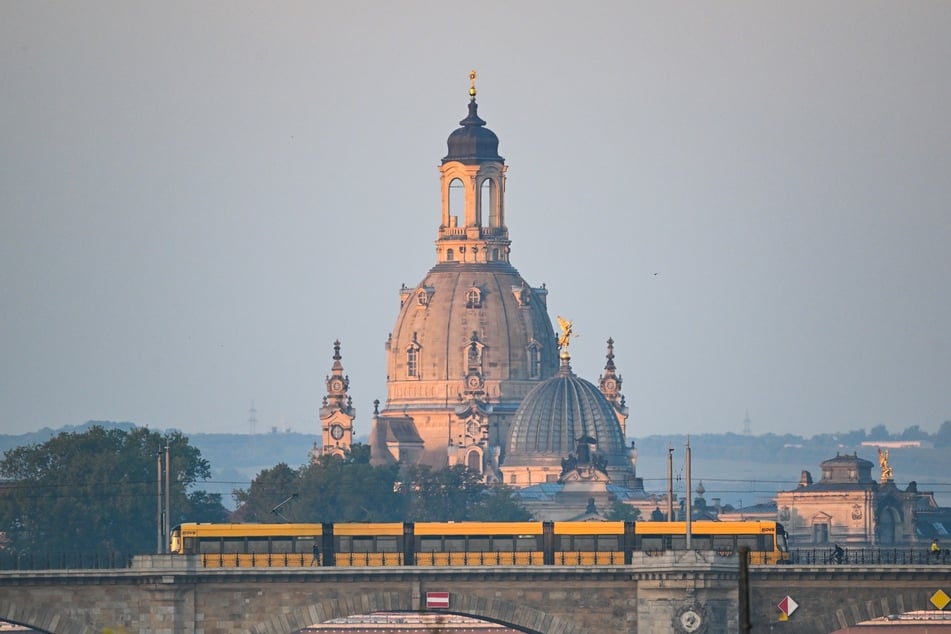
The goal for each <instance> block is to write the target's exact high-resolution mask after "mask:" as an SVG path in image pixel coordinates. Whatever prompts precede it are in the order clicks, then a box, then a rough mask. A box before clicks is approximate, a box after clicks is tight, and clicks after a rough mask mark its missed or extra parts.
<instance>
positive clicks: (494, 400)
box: [370, 72, 558, 481]
mask: <svg viewBox="0 0 951 634" xmlns="http://www.w3.org/2000/svg"><path fill="white" fill-rule="evenodd" d="M470 80H471V83H470V87H469V103H468V114H467V116H466V117H465V118H464V119H463V120H462V121H460V122H459V124H460V126H461V127H459V128H458V129H456V130H455V131H453V132H452V133H451V134H450V135H449V138H448V140H447V147H448V152H447V154H446V156H445V157H444V158H443V159H442V164H441V165H440V167H439V173H440V193H441V196H440V202H441V205H440V215H439V227H438V230H437V234H436V264H435V266H433V268H432V269H430V271H429V272H428V273H427V274H426V275H425V276H424V277H423V279H422V280H421V281H420V282H419V283H418V284H416V285H415V286H412V287H410V286H406V285H405V284H404V285H403V287H402V288H401V289H400V290H399V302H400V303H399V315H398V316H397V319H396V324H395V326H394V328H393V331H392V333H391V334H390V336H389V338H388V339H387V341H386V354H387V399H386V402H385V404H384V406H383V409H382V410H381V411H374V416H373V422H372V430H371V436H370V444H371V447H372V454H371V456H372V461H373V462H374V463H375V464H385V463H388V462H394V461H401V460H402V461H405V460H407V457H409V456H412V457H413V461H419V462H423V463H425V464H429V465H432V466H434V467H443V466H446V465H447V464H450V465H451V464H465V465H466V466H468V467H469V468H472V469H477V470H478V471H479V472H480V473H482V474H483V476H484V477H485V478H486V480H489V481H493V480H496V479H498V477H499V476H500V472H499V461H500V459H503V458H504V456H502V455H501V454H502V451H503V447H504V444H505V439H506V437H507V435H508V430H509V425H510V424H511V420H512V417H513V415H514V413H515V411H516V409H517V408H518V406H519V404H520V403H521V401H522V399H523V398H524V397H525V395H526V394H528V392H529V391H530V390H531V389H532V388H533V387H535V386H536V385H538V384H539V383H541V382H542V381H544V380H545V379H547V378H549V377H551V376H553V375H554V374H555V373H556V372H557V370H558V347H557V344H556V338H555V334H554V329H553V328H552V323H551V319H550V318H549V316H548V311H547V303H546V301H547V293H548V291H547V290H546V289H545V288H544V286H542V287H540V288H538V287H532V286H531V285H530V284H528V282H526V281H525V280H524V279H523V278H522V277H521V275H519V273H518V271H517V270H516V269H515V268H514V267H513V266H512V264H511V263H510V260H509V256H510V246H511V242H510V240H509V235H508V228H507V227H506V225H505V215H506V208H505V172H506V165H505V159H503V158H502V157H501V156H500V155H499V152H498V147H499V139H498V137H497V136H496V135H495V133H494V132H492V131H491V130H489V129H488V128H487V127H486V122H485V121H483V120H482V119H481V118H480V117H479V114H478V104H477V103H476V85H475V80H476V74H475V72H472V73H471V74H470Z"/></svg>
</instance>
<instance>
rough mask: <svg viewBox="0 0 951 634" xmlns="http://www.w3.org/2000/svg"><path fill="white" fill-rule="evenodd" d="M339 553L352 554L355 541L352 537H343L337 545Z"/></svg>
mask: <svg viewBox="0 0 951 634" xmlns="http://www.w3.org/2000/svg"><path fill="white" fill-rule="evenodd" d="M337 552H341V553H352V552H353V540H352V539H351V538H350V537H341V538H340V542H339V543H338V544H337Z"/></svg>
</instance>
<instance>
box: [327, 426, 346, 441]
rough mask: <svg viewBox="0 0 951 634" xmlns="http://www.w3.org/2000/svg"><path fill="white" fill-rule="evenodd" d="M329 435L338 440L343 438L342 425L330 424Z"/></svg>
mask: <svg viewBox="0 0 951 634" xmlns="http://www.w3.org/2000/svg"><path fill="white" fill-rule="evenodd" d="M330 435H331V436H333V437H334V440H340V439H341V438H343V427H341V426H340V425H333V426H331V428H330Z"/></svg>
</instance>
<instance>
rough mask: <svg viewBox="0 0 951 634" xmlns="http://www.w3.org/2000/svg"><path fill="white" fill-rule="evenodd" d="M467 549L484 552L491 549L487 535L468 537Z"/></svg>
mask: <svg viewBox="0 0 951 634" xmlns="http://www.w3.org/2000/svg"><path fill="white" fill-rule="evenodd" d="M467 550H468V551H470V552H486V551H489V550H492V545H491V544H490V542H489V538H488V537H483V536H479V537H470V538H469V547H468V548H467Z"/></svg>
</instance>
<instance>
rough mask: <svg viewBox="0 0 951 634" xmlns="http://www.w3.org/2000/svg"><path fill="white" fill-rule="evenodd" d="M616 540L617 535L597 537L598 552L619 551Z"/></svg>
mask: <svg viewBox="0 0 951 634" xmlns="http://www.w3.org/2000/svg"><path fill="white" fill-rule="evenodd" d="M617 538H618V536H617V535H601V536H600V537H598V550H600V551H601V552H610V551H616V550H621V547H620V546H618V541H617Z"/></svg>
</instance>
